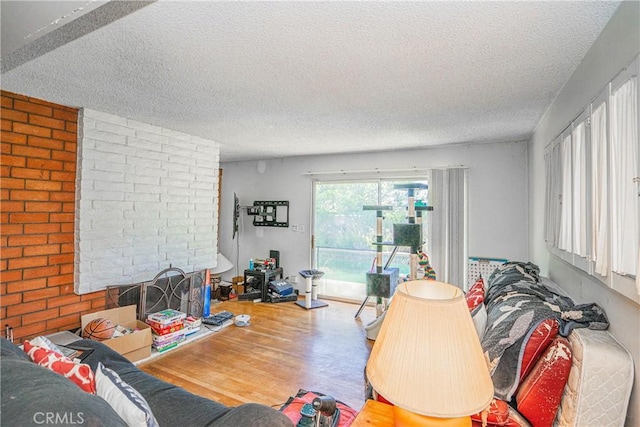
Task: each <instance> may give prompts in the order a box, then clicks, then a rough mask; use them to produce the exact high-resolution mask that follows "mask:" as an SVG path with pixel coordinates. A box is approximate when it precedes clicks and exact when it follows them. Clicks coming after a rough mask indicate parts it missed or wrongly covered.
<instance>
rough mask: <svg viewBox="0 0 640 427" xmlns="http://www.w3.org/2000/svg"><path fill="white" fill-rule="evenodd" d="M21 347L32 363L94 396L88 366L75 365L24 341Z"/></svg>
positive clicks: (93, 381) (94, 387)
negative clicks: (68, 380)
mask: <svg viewBox="0 0 640 427" xmlns="http://www.w3.org/2000/svg"><path fill="white" fill-rule="evenodd" d="M23 346H24V351H25V352H26V353H27V354H28V355H29V357H30V358H31V360H33V362H34V363H36V364H38V365H40V366H43V367H45V368H49V369H51V370H52V371H54V372H57V373H58V374H60V375H62V376H63V377H65V378H68V379H70V380H71V381H72V382H73V383H75V384H76V385H77V386H78V387H80V388H81V389H82V390H84V391H86V392H87V393H92V394H95V392H96V381H95V378H94V375H93V371H92V370H91V367H90V366H89V365H86V364H84V363H75V362H74V361H73V360H71V359H69V358H68V357H66V356H63V355H62V354H60V353H56V352H55V351H53V350H49V349H48V348H45V347H39V346H36V345H33V344H31V343H30V342H29V341H25V342H24V344H23Z"/></svg>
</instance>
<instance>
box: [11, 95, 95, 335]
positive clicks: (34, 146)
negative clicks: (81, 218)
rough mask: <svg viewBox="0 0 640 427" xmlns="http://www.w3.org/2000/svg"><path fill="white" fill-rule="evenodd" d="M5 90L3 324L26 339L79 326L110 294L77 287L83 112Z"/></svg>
mask: <svg viewBox="0 0 640 427" xmlns="http://www.w3.org/2000/svg"><path fill="white" fill-rule="evenodd" d="M0 95H1V97H2V111H1V115H0V117H1V122H2V127H1V133H0V141H1V143H2V152H1V157H0V169H1V174H0V177H1V181H0V190H1V192H2V199H1V201H2V202H1V205H0V216H1V219H0V227H2V228H1V229H0V235H1V240H0V242H1V246H0V247H1V249H0V250H1V251H2V254H1V256H0V258H1V261H0V274H1V276H0V280H1V282H0V321H1V322H2V324H1V325H0V326H1V328H2V335H4V331H5V327H6V325H9V326H11V327H13V328H14V338H15V340H16V341H17V342H21V341H22V340H23V339H28V338H32V337H34V336H37V335H43V334H48V333H52V332H56V331H61V330H67V329H72V328H76V327H79V326H80V315H81V314H84V313H87V312H91V311H96V310H101V309H104V306H105V293H104V291H101V292H94V293H90V294H85V295H76V294H75V293H74V292H73V267H74V234H73V233H74V212H75V186H76V183H75V179H76V152H77V144H78V141H77V134H78V132H77V126H78V110H77V109H75V108H70V107H64V106H62V105H56V104H52V103H49V102H46V101H41V100H38V99H34V98H28V97H25V96H22V95H16V94H13V93H10V92H5V91H1V93H0Z"/></svg>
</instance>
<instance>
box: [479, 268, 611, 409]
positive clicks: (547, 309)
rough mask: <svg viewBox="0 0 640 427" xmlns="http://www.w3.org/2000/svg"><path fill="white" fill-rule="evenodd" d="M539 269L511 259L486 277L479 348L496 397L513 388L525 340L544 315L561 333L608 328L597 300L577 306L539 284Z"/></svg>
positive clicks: (509, 395) (509, 394)
mask: <svg viewBox="0 0 640 427" xmlns="http://www.w3.org/2000/svg"><path fill="white" fill-rule="evenodd" d="M539 272H540V270H539V268H538V266H536V265H535V264H531V263H522V262H510V263H506V264H504V265H502V266H500V267H499V268H497V269H496V270H495V271H494V272H493V274H491V276H490V277H489V280H488V289H487V293H486V297H485V305H486V309H487V314H488V317H487V327H486V329H485V333H484V337H483V339H482V348H483V350H484V352H485V355H486V356H487V359H488V361H489V364H490V372H491V377H492V379H493V385H494V388H495V396H496V397H498V398H500V399H503V400H506V401H510V400H511V399H512V397H513V394H514V393H515V391H516V389H517V388H518V384H519V378H520V370H521V364H522V356H523V353H524V348H525V344H526V343H527V341H528V338H529V337H530V336H531V334H532V333H533V331H534V330H535V328H536V327H537V326H538V325H539V324H540V323H541V322H542V321H543V320H545V319H548V318H551V319H557V320H558V322H559V324H560V334H561V335H563V336H567V335H569V333H570V332H571V330H573V329H574V328H579V327H588V328H591V329H607V328H608V327H609V321H608V320H607V317H606V315H605V313H604V311H603V310H602V309H601V308H600V307H599V306H598V305H596V304H581V305H576V304H575V303H574V301H573V300H572V299H571V298H569V297H566V296H563V295H560V294H558V293H555V292H553V291H552V290H551V289H549V288H548V287H546V286H544V285H543V284H542V283H540V282H539Z"/></svg>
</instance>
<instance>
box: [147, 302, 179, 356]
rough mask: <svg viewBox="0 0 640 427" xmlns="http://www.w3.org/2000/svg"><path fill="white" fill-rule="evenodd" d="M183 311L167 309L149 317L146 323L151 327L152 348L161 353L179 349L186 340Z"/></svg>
mask: <svg viewBox="0 0 640 427" xmlns="http://www.w3.org/2000/svg"><path fill="white" fill-rule="evenodd" d="M186 317H187V315H186V313H183V312H181V311H177V310H173V309H167V310H162V311H159V312H157V313H151V314H149V315H148V316H147V321H146V323H147V324H148V325H149V326H151V339H152V346H153V348H155V349H156V351H158V352H159V353H162V352H163V351H167V350H169V349H172V348H174V347H177V346H178V344H180V343H181V342H182V341H184V339H185V336H186V335H185V333H186V330H185V319H186Z"/></svg>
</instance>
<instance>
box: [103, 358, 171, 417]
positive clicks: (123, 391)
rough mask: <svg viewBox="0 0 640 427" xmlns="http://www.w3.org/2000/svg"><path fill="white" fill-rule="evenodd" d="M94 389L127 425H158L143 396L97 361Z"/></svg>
mask: <svg viewBox="0 0 640 427" xmlns="http://www.w3.org/2000/svg"><path fill="white" fill-rule="evenodd" d="M96 390H97V393H98V396H100V397H102V398H103V399H104V400H106V401H107V402H109V405H111V407H112V408H113V410H114V411H116V412H117V413H118V415H120V418H122V419H123V420H124V421H125V422H126V423H127V424H128V425H129V427H138V426H139V427H158V421H157V420H156V418H155V417H154V416H153V412H151V408H150V407H149V404H148V403H147V401H146V400H145V399H144V397H142V395H141V394H140V393H138V391H137V390H136V389H134V388H133V387H131V386H130V385H129V384H127V383H126V382H124V381H123V380H122V379H121V378H120V376H119V375H118V374H117V373H116V372H115V371H113V370H112V369H109V368H106V367H105V366H104V365H103V364H102V362H98V367H97V369H96Z"/></svg>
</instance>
